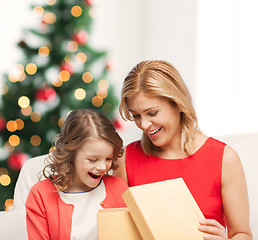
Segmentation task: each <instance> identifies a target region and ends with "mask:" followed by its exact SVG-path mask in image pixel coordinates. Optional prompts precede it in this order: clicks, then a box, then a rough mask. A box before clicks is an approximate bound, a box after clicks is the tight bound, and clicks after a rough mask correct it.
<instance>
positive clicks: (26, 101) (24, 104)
mask: <svg viewBox="0 0 258 240" xmlns="http://www.w3.org/2000/svg"><path fill="white" fill-rule="evenodd" d="M18 104H19V106H20V107H21V108H27V107H28V106H29V105H30V99H29V98H28V97H26V96H22V97H20V98H19V99H18Z"/></svg>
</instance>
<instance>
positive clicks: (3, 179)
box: [0, 174, 11, 186]
mask: <svg viewBox="0 0 258 240" xmlns="http://www.w3.org/2000/svg"><path fill="white" fill-rule="evenodd" d="M10 183H11V178H10V177H9V176H8V175H6V174H3V175H1V176H0V184H1V185H3V186H8V185H9V184H10Z"/></svg>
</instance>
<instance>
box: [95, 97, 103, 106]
mask: <svg viewBox="0 0 258 240" xmlns="http://www.w3.org/2000/svg"><path fill="white" fill-rule="evenodd" d="M92 104H93V105H94V106H95V107H100V106H101V105H102V104H103V99H102V98H101V97H99V96H95V97H93V98H92Z"/></svg>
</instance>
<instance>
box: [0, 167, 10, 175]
mask: <svg viewBox="0 0 258 240" xmlns="http://www.w3.org/2000/svg"><path fill="white" fill-rule="evenodd" d="M4 174H5V175H8V170H7V169H6V168H0V176H1V175H4Z"/></svg>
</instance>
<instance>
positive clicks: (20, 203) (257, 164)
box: [0, 133, 258, 240]
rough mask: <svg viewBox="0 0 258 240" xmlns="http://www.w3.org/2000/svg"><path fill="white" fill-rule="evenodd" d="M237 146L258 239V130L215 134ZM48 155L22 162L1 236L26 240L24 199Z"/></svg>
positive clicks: (1, 217)
mask: <svg viewBox="0 0 258 240" xmlns="http://www.w3.org/2000/svg"><path fill="white" fill-rule="evenodd" d="M216 138H217V139H219V140H221V141H224V142H225V143H227V144H228V145H229V146H231V147H232V148H234V149H235V150H236V151H237V152H238V154H239V156H240V159H241V161H242V164H243V167H244V169H245V174H246V180H247V186H248V192H249V202H250V221H251V229H252V233H253V239H255V240H256V239H258V224H257V223H258V187H257V185H256V184H257V183H258V157H257V155H256V154H257V150H258V133H253V134H239V135H230V136H221V137H216ZM46 157H47V155H44V156H39V157H36V158H32V159H29V160H28V161H26V162H25V164H24V165H23V168H22V170H21V173H20V176H19V179H18V181H17V183H16V189H15V195H14V209H13V210H10V211H8V212H0V222H1V224H0V239H3V240H27V234H26V224H25V208H24V205H25V200H26V197H27V195H28V191H29V189H30V187H31V186H32V185H33V184H34V183H35V182H37V180H38V172H39V171H40V170H42V169H43V166H44V159H45V158H46Z"/></svg>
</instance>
